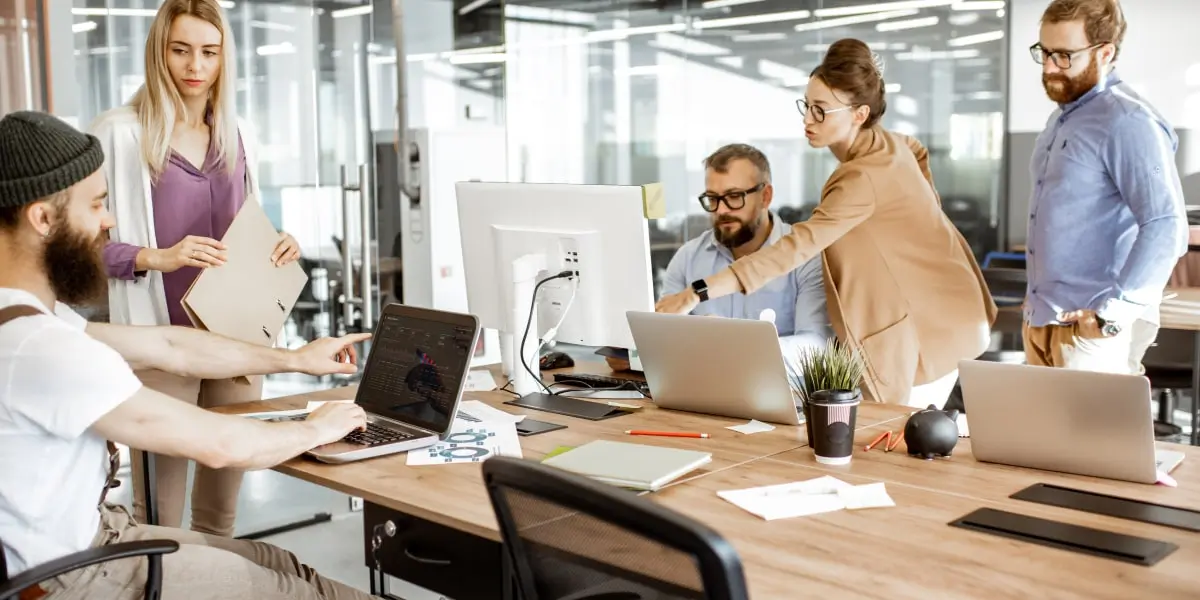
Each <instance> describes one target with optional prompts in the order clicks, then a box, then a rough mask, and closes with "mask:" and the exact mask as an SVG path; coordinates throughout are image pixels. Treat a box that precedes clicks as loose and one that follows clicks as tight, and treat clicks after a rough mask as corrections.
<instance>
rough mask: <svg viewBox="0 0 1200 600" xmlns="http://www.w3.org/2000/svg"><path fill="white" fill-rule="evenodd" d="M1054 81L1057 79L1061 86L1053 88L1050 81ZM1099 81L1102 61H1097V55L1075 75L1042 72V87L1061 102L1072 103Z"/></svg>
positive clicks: (1052, 97)
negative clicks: (1084, 68)
mask: <svg viewBox="0 0 1200 600" xmlns="http://www.w3.org/2000/svg"><path fill="white" fill-rule="evenodd" d="M1052 81H1057V82H1058V83H1060V84H1061V87H1059V88H1057V89H1051V88H1050V82H1052ZM1098 83H1100V63H1099V62H1098V61H1096V57H1095V56H1093V57H1092V62H1091V64H1089V65H1088V68H1087V69H1086V70H1084V72H1082V73H1080V74H1079V75H1076V76H1075V77H1067V76H1066V75H1064V74H1062V73H1054V74H1053V75H1051V74H1048V73H1043V74H1042V87H1043V88H1045V89H1046V95H1047V96H1049V97H1050V99H1051V100H1053V101H1055V102H1057V103H1059V104H1070V103H1071V102H1074V101H1076V100H1078V99H1079V98H1080V97H1082V96H1083V95H1084V94H1086V93H1088V91H1089V90H1091V89H1092V88H1094V87H1096V84H1098Z"/></svg>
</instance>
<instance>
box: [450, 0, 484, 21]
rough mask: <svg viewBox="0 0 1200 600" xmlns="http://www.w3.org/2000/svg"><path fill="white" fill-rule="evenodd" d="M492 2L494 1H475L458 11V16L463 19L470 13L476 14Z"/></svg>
mask: <svg viewBox="0 0 1200 600" xmlns="http://www.w3.org/2000/svg"><path fill="white" fill-rule="evenodd" d="M491 1H492V0H475V1H474V2H470V3H468V4H467V5H466V6H464V7H462V8H460V9H458V16H460V17H461V16H463V15H465V14H467V13H469V12H474V11H476V10H478V9H480V8H483V5H485V4H487V3H488V2H491Z"/></svg>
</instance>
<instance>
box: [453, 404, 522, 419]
mask: <svg viewBox="0 0 1200 600" xmlns="http://www.w3.org/2000/svg"><path fill="white" fill-rule="evenodd" d="M463 413H466V414H468V415H471V416H472V417H474V418H476V419H479V420H480V421H495V422H497V423H520V422H521V421H522V420H523V419H524V418H525V415H514V414H512V413H508V412H504V411H502V410H500V409H498V408H492V407H491V406H488V405H487V404H484V403H482V402H480V401H478V400H463V401H462V402H461V403H460V404H459V405H458V414H459V415H460V416H462V414H463ZM463 420H465V421H470V420H471V419H469V418H468V419H463Z"/></svg>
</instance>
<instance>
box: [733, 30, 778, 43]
mask: <svg viewBox="0 0 1200 600" xmlns="http://www.w3.org/2000/svg"><path fill="white" fill-rule="evenodd" d="M786 39H787V34H786V33H782V32H776V33H743V34H739V35H734V36H730V37H729V40H730V41H733V42H778V41H782V40H786Z"/></svg>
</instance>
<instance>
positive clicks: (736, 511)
mask: <svg viewBox="0 0 1200 600" xmlns="http://www.w3.org/2000/svg"><path fill="white" fill-rule="evenodd" d="M787 454H794V455H796V458H797V460H796V461H795V462H788V461H783V460H775V459H770V458H768V459H763V460H759V461H755V462H753V463H751V464H748V465H741V466H738V467H735V468H733V469H727V470H725V471H721V472H718V473H714V474H712V475H709V476H707V477H703V478H700V479H697V480H694V481H692V482H689V483H688V484H686V485H682V486H673V487H671V488H668V489H665V490H663V491H660V492H659V493H657V494H654V495H653V496H651V497H652V498H653V499H654V500H656V501H658V502H660V503H662V504H663V505H664V506H666V507H668V508H671V509H674V510H676V511H678V512H681V513H683V514H685V515H688V516H690V517H693V518H695V519H697V520H700V521H702V522H704V523H707V524H708V525H709V526H711V527H713V528H714V529H716V530H717V531H718V532H719V533H721V534H722V535H723V536H725V537H726V539H728V540H729V541H730V543H732V544H733V546H734V547H735V548H736V549H737V551H738V554H739V555H740V556H741V558H742V562H743V565H744V568H745V571H746V577H747V580H748V582H749V586H750V597H751V598H755V599H757V598H768V599H774V598H801V597H803V598H809V597H811V598H824V597H828V598H849V597H867V598H888V599H896V598H919V599H925V598H934V597H945V598H1051V597H1053V598H1195V597H1197V595H1200V580H1198V579H1197V578H1196V576H1195V565H1196V564H1197V561H1200V536H1197V534H1195V533H1192V532H1187V531H1182V530H1178V529H1171V528H1167V527H1155V526H1150V525H1145V524H1141V523H1135V522H1133V521H1125V520H1121V519H1113V518H1110V517H1101V516H1096V515H1090V514H1087V513H1082V512H1078V511H1070V510H1066V509H1060V508H1055V507H1050V506H1043V505H1039V504H1033V503H1030V502H1022V501H1017V500H1010V499H1008V498H1007V495H1008V493H1009V489H1008V488H1009V487H1010V486H1008V485H1003V484H1002V485H990V484H989V480H990V475H991V474H992V471H991V469H990V468H989V467H990V465H981V464H979V463H971V465H967V466H966V468H962V467H964V465H966V463H967V462H968V461H964V460H962V459H963V458H969V457H967V456H962V457H955V458H953V459H950V460H949V461H945V462H944V463H942V464H944V465H953V466H955V467H959V469H958V470H957V473H952V472H950V471H953V470H948V469H942V471H941V473H940V477H936V476H934V475H929V476H928V478H930V479H933V478H936V479H937V480H938V481H940V482H942V483H943V484H944V485H946V486H961V487H964V488H967V489H970V490H972V493H973V494H974V495H970V494H952V493H945V492H942V491H939V490H938V489H936V488H933V489H930V488H925V487H920V486H915V485H907V484H905V483H898V482H896V481H887V483H886V486H887V490H888V494H889V495H890V496H891V497H892V499H893V500H895V502H896V506H895V507H894V508H879V509H866V510H857V511H849V510H844V511H838V512H833V513H825V514H820V515H812V516H807V517H797V518H794V519H782V520H775V521H764V520H763V519H760V518H759V517H757V516H754V515H751V514H749V513H747V512H745V511H743V510H742V509H741V508H738V507H737V506H734V505H733V504H731V503H729V502H726V501H724V500H721V499H720V498H719V497H718V496H717V495H716V493H717V492H718V491H722V490H733V489H742V488H748V487H757V486H763V485H775V484H782V483H790V482H795V481H804V480H808V479H813V478H815V477H820V476H822V475H829V474H832V475H834V476H835V477H837V478H838V479H841V480H843V481H845V482H847V483H851V484H862V483H872V482H875V481H880V480H881V479H880V478H876V477H867V476H862V475H860V473H861V472H862V471H864V469H861V468H860V467H861V466H863V464H864V463H863V462H860V460H859V458H860V457H861V453H858V455H857V456H856V457H855V459H854V461H853V462H852V463H851V465H850V466H849V467H848V468H846V469H844V471H843V472H835V473H831V472H830V471H833V470H836V469H837V468H836V467H821V466H820V465H817V464H816V463H815V461H813V460H812V452H811V451H809V450H807V449H803V450H796V451H793V452H789V453H787ZM802 456H803V457H804V459H803V460H801V459H800V457H802ZM889 457H890V458H893V459H895V460H897V461H898V460H900V459H903V460H906V461H908V462H909V464H911V465H913V467H912V469H910V470H907V471H906V470H904V469H898V470H899V471H900V474H899V475H896V474H892V473H887V474H888V475H889V476H891V477H892V478H897V477H899V478H903V477H904V473H913V472H915V473H918V474H921V475H924V471H923V470H922V468H921V467H926V468H928V469H930V471H931V472H932V471H933V470H934V469H937V468H938V466H940V465H938V464H931V463H928V462H926V461H924V460H920V459H916V458H909V457H907V456H900V455H896V454H895V453H892V454H891V455H889ZM805 463H807V464H805ZM868 471H869V469H868ZM964 475H965V477H964ZM960 478H962V479H963V481H962V482H961V483H960V482H959V479H960ZM1024 479H1025V481H1026V482H1027V483H1026V484H1025V485H1027V484H1031V483H1035V482H1038V481H1046V480H1047V479H1049V478H1047V477H1045V476H1044V474H1043V473H1040V472H1034V471H1026V472H1025V477H1024ZM1133 485H1136V484H1129V485H1127V486H1121V492H1122V494H1123V495H1126V496H1134V495H1136V494H1133V493H1129V492H1130V491H1131V488H1130V486H1133ZM1019 487H1024V485H1021V486H1019ZM1139 487H1142V488H1146V489H1153V488H1154V486H1139ZM1014 491H1015V490H1014ZM984 507H989V508H997V509H1001V510H1008V511H1011V512H1018V513H1021V514H1027V515H1030V516H1034V517H1041V518H1046V519H1053V520H1056V521H1063V522H1068V523H1074V524H1077V525H1083V526H1090V527H1096V528H1100V529H1105V530H1110V531H1115V532H1119V533H1125V534H1129V535H1140V536H1143V537H1149V538H1153V539H1158V540H1163V541H1166V542H1171V543H1174V544H1177V545H1178V546H1179V549H1178V550H1176V551H1175V553H1174V554H1172V555H1171V556H1169V557H1167V558H1166V559H1164V560H1163V561H1162V562H1160V563H1159V564H1158V565H1156V566H1154V567H1153V568H1146V567H1141V566H1135V565H1127V564H1124V563H1120V562H1116V561H1112V560H1106V559H1101V558H1094V557H1090V556H1085V555H1082V554H1078V553H1073V552H1067V551H1064V550H1058V549H1054V548H1047V547H1044V546H1039V545H1036V544H1029V543H1023V542H1017V541H1013V540H1008V539H1006V538H1001V537H997V536H993V535H987V534H983V533H977V532H973V531H966V530H963V529H959V528H955V527H951V526H949V525H948V523H949V522H951V521H953V520H955V519H957V518H959V517H961V516H963V515H966V514H968V513H970V512H972V511H974V510H976V509H978V508H984Z"/></svg>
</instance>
